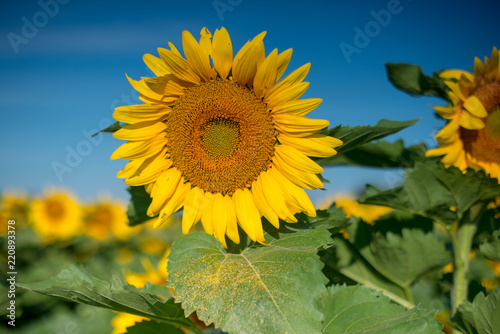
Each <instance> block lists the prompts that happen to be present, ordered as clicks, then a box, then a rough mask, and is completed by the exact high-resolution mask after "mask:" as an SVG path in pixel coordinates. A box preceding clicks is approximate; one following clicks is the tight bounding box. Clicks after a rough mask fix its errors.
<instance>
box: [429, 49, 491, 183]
mask: <svg viewBox="0 0 500 334" xmlns="http://www.w3.org/2000/svg"><path fill="white" fill-rule="evenodd" d="M499 56H500V53H499V51H498V50H497V49H496V48H493V51H492V52H491V57H490V59H488V58H487V57H485V59H484V63H483V62H481V60H479V58H477V57H476V58H475V60H474V73H473V74H471V73H469V72H466V71H461V70H448V71H444V72H442V73H441V74H440V76H441V77H442V78H444V79H446V85H447V86H448V87H449V89H450V91H449V92H448V96H449V98H450V100H451V102H452V105H450V106H444V107H434V109H435V110H436V112H437V113H438V114H439V115H440V116H441V117H443V118H445V119H448V120H449V122H448V123H447V124H446V125H445V126H444V127H443V129H441V131H440V132H439V133H438V134H437V135H436V139H437V142H438V144H439V146H440V147H437V148H434V149H431V150H429V151H428V152H427V156H441V155H444V157H443V158H442V159H441V161H442V162H443V163H444V164H445V165H446V166H450V165H453V166H457V167H459V168H460V169H462V170H465V169H466V168H467V167H470V168H473V169H475V170H485V171H486V173H488V174H490V176H491V177H494V178H497V179H500V64H499Z"/></svg>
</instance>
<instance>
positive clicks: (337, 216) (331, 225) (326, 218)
mask: <svg viewBox="0 0 500 334" xmlns="http://www.w3.org/2000/svg"><path fill="white" fill-rule="evenodd" d="M296 217H297V219H298V220H299V221H300V222H304V223H306V224H307V225H308V226H310V227H318V226H326V228H327V229H328V230H330V232H332V233H337V232H338V231H340V230H341V229H342V228H345V227H346V226H347V225H348V224H349V221H350V219H349V218H347V216H346V215H345V213H344V211H343V210H342V209H341V208H337V207H335V206H334V205H333V206H331V207H329V208H328V209H326V210H316V217H309V216H307V215H306V214H304V213H300V214H298V215H297V216H296ZM292 226H298V225H295V224H294V225H292ZM268 232H270V230H268Z"/></svg>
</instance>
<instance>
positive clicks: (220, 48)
mask: <svg viewBox="0 0 500 334" xmlns="http://www.w3.org/2000/svg"><path fill="white" fill-rule="evenodd" d="M212 60H213V62H214V67H215V70H216V71H217V73H219V75H220V77H221V78H223V79H226V78H227V76H228V75H229V71H230V70H231V66H232V62H233V44H232V43H231V38H230V37H229V34H228V32H227V30H226V28H224V27H222V28H221V29H220V30H218V29H217V30H215V33H214V40H213V42H212Z"/></svg>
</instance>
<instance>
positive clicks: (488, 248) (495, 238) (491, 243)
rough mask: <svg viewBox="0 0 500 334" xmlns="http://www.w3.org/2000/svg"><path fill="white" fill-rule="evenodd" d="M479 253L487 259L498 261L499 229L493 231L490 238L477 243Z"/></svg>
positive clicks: (499, 254) (499, 253) (499, 259)
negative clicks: (479, 243)
mask: <svg viewBox="0 0 500 334" xmlns="http://www.w3.org/2000/svg"><path fill="white" fill-rule="evenodd" d="M479 253H481V255H483V256H484V257H486V258H487V259H488V260H492V261H500V230H496V231H493V233H492V235H491V238H490V240H487V241H484V242H483V243H482V244H481V245H479Z"/></svg>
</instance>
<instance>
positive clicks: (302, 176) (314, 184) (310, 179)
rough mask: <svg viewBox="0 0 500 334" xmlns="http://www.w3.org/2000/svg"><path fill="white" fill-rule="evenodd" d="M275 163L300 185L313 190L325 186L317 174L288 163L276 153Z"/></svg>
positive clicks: (282, 171) (283, 172)
mask: <svg viewBox="0 0 500 334" xmlns="http://www.w3.org/2000/svg"><path fill="white" fill-rule="evenodd" d="M273 163H274V165H275V166H276V167H277V168H278V169H279V171H280V172H281V173H282V174H283V175H285V176H286V177H287V178H288V179H289V180H290V181H292V182H293V183H295V184H296V185H298V186H299V187H303V188H307V189H311V190H314V189H317V188H320V189H322V188H323V183H321V180H320V179H319V178H318V177H317V176H316V175H315V174H311V173H306V172H303V171H301V170H298V169H297V168H295V166H294V165H288V164H287V163H286V162H284V161H283V159H281V157H280V156H278V155H275V156H274V157H273Z"/></svg>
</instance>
